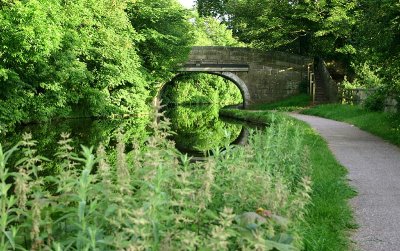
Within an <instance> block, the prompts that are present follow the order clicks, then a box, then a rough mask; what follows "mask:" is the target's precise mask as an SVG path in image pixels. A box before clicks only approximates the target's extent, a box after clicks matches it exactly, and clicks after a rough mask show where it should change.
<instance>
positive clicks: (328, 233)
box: [221, 109, 375, 251]
mask: <svg viewBox="0 0 400 251" xmlns="http://www.w3.org/2000/svg"><path fill="white" fill-rule="evenodd" d="M221 113H223V114H224V115H230V116H232V117H235V118H239V119H243V120H246V121H253V122H258V123H268V121H271V120H272V119H274V121H275V123H276V125H279V124H281V123H282V121H285V120H287V119H288V117H287V115H283V114H282V113H272V112H265V111H264V112H261V111H260V112H253V111H246V110H228V109H226V110H225V109H224V110H221ZM338 113H343V111H338ZM357 113H359V111H358V110H357V111H356V110H354V114H357ZM374 122H375V121H374ZM284 123H285V122H284ZM292 123H293V124H294V125H295V126H296V127H297V128H298V130H300V131H301V132H302V134H303V137H304V141H303V143H302V147H303V149H306V150H304V151H307V152H308V153H309V156H310V162H309V165H310V168H311V174H310V175H311V180H312V185H311V188H312V191H313V192H312V193H311V203H309V204H308V205H307V206H306V208H307V211H306V214H305V222H304V224H303V225H302V226H301V235H302V236H304V239H303V240H304V248H303V250H315V251H319V250H332V251H334V250H348V249H349V246H350V241H349V239H348V232H349V230H352V229H354V228H355V223H354V219H353V216H352V210H351V208H350V207H349V205H348V200H349V199H350V198H352V197H353V196H354V195H355V192H354V190H353V189H352V188H351V187H350V186H349V185H348V182H347V181H346V174H347V170H346V169H345V168H344V167H343V166H341V165H340V164H339V163H338V162H337V161H336V159H335V157H334V156H333V155H332V152H331V151H330V149H329V148H328V146H327V144H326V142H325V140H324V139H322V138H321V137H320V136H318V135H317V134H316V133H315V131H314V130H312V128H310V127H309V126H308V125H307V124H306V123H304V122H300V121H295V120H294V119H292ZM292 129H293V128H292ZM275 133H276V132H275ZM291 144H295V143H294V142H292V143H291ZM278 147H279V146H278ZM279 152H280V151H279Z"/></svg>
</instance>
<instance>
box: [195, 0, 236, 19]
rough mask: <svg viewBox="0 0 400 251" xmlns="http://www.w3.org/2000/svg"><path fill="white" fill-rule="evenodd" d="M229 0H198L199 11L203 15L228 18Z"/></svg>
mask: <svg viewBox="0 0 400 251" xmlns="http://www.w3.org/2000/svg"><path fill="white" fill-rule="evenodd" d="M227 3H228V0H196V6H197V11H198V13H199V15H200V16H201V17H215V18H217V19H220V20H223V21H224V20H225V19H226V14H227V12H226V4H227Z"/></svg>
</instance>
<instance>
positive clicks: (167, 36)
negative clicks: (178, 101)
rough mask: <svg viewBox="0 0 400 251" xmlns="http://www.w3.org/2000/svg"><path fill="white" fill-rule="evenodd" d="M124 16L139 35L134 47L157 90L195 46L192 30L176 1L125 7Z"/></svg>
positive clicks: (149, 0)
mask: <svg viewBox="0 0 400 251" xmlns="http://www.w3.org/2000/svg"><path fill="white" fill-rule="evenodd" d="M127 13H128V16H129V19H130V21H131V23H132V26H133V27H134V29H135V30H136V31H137V32H138V33H139V34H140V35H141V38H142V39H141V40H140V41H139V42H138V43H137V46H138V48H137V49H138V53H139V55H140V57H141V59H142V60H143V66H144V67H145V68H146V72H147V74H148V77H149V81H151V82H152V83H153V84H155V86H153V87H152V88H153V89H155V90H158V89H157V88H159V87H160V84H163V83H164V81H166V80H167V79H169V78H171V77H172V76H173V75H172V73H171V70H173V69H174V68H176V66H177V65H178V64H179V63H182V62H183V61H185V60H186V58H187V55H188V54H189V52H190V46H191V45H192V44H193V43H194V36H193V28H192V27H191V25H190V23H189V22H188V21H187V19H188V16H189V15H188V14H189V13H188V11H187V10H184V9H183V8H182V6H181V5H180V4H179V3H178V1H177V0H157V1H154V0H138V1H133V2H132V3H130V4H129V5H128V9H127Z"/></svg>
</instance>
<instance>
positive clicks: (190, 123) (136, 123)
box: [1, 106, 250, 157]
mask: <svg viewBox="0 0 400 251" xmlns="http://www.w3.org/2000/svg"><path fill="white" fill-rule="evenodd" d="M218 111H219V107H217V106H176V107H171V108H167V109H165V111H164V113H165V116H166V117H168V118H169V119H170V121H171V130H172V131H173V132H175V134H174V135H173V136H172V137H171V139H172V140H174V141H175V144H176V148H177V149H178V150H180V151H181V152H183V153H188V154H189V155H192V156H201V155H203V154H204V153H206V152H208V151H210V150H213V149H216V148H220V147H223V146H225V145H226V144H241V143H243V142H245V141H246V135H247V128H248V127H250V125H246V124H243V123H240V122H238V121H234V120H229V119H225V118H221V117H220V116H219V114H218ZM148 125H149V122H148V121H146V120H144V119H137V118H126V119H118V120H111V119H110V120H104V119H102V120H93V119H69V120H64V121H53V122H51V123H44V124H34V125H29V126H23V127H19V128H17V129H16V130H15V131H14V132H11V133H8V135H7V136H6V137H4V138H3V139H2V140H1V143H2V144H3V145H5V148H6V149H7V148H10V147H11V145H13V144H15V143H17V142H18V141H19V140H20V139H21V138H22V135H23V133H31V134H32V137H33V139H35V140H36V141H37V142H38V145H37V149H38V153H39V154H40V155H43V156H46V157H51V156H53V155H54V154H55V153H56V151H57V146H58V145H57V142H58V141H59V140H60V135H61V133H63V132H68V133H70V137H71V138H72V139H73V144H72V145H73V146H74V147H76V148H77V149H79V148H80V147H79V146H80V145H86V146H94V147H97V146H98V145H99V144H100V143H102V144H103V145H106V146H113V145H115V143H116V134H117V132H118V131H119V130H122V131H123V132H124V140H125V142H127V146H128V147H129V145H132V142H136V143H139V144H141V143H143V142H145V140H146V138H147V137H148V136H149V135H150V134H151V130H150V128H149V127H148Z"/></svg>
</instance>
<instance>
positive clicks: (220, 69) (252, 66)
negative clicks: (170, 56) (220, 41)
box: [178, 46, 312, 106]
mask: <svg viewBox="0 0 400 251" xmlns="http://www.w3.org/2000/svg"><path fill="white" fill-rule="evenodd" d="M311 63H312V60H311V59H309V58H306V57H302V56H298V55H294V54H289V53H283V52H262V51H259V50H256V49H250V48H241V47H221V46H198V47H193V48H192V51H191V53H190V55H189V58H188V61H187V62H186V63H185V64H184V65H183V66H182V67H181V69H179V72H203V73H210V74H215V75H219V76H222V77H224V78H226V79H229V80H231V81H232V82H233V83H234V84H235V85H236V86H237V87H238V88H239V89H240V91H241V93H242V96H243V100H244V106H247V105H249V104H260V103H268V102H273V101H277V100H281V99H283V98H286V97H289V96H292V95H295V94H298V93H299V91H300V85H301V84H302V83H303V84H305V85H306V81H307V76H308V66H309V64H311ZM178 75H179V74H178Z"/></svg>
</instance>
